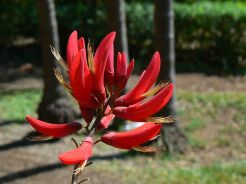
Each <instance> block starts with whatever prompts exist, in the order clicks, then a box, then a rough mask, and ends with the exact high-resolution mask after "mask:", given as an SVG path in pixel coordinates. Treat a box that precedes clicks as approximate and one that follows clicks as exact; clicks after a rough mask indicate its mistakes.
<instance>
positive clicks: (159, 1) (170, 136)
mask: <svg viewBox="0 0 246 184" xmlns="http://www.w3.org/2000/svg"><path fill="white" fill-rule="evenodd" d="M154 3H155V13H154V20H155V36H156V38H155V39H156V46H157V49H158V50H159V51H160V55H161V57H162V61H163V64H162V66H161V78H162V79H167V80H168V81H171V82H173V83H175V32H174V12H173V1H172V0H155V1H154ZM175 105H176V103H175V92H174V94H173V97H172V99H171V101H170V102H169V103H168V105H167V106H166V107H165V109H164V112H162V115H163V113H164V115H165V116H170V115H176V108H175ZM162 141H163V143H164V145H165V146H166V147H167V150H168V151H169V152H170V153H173V152H183V151H184V150H185V145H186V142H187V140H186V137H185V136H184V134H183V133H182V131H181V130H180V128H179V126H178V122H177V121H176V122H175V123H172V124H167V125H165V126H164V127H163V129H162Z"/></svg>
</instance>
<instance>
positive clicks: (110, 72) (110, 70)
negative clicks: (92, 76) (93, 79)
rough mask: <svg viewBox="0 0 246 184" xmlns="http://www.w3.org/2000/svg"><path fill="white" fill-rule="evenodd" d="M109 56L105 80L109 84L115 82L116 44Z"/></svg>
mask: <svg viewBox="0 0 246 184" xmlns="http://www.w3.org/2000/svg"><path fill="white" fill-rule="evenodd" d="M110 51H111V52H110V53H109V56H108V58H107V64H106V68H105V76H104V77H105V82H106V84H107V85H108V86H112V85H113V84H114V46H113V45H112V48H111V49H110Z"/></svg>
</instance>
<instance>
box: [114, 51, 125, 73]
mask: <svg viewBox="0 0 246 184" xmlns="http://www.w3.org/2000/svg"><path fill="white" fill-rule="evenodd" d="M126 69H127V60H126V54H125V53H122V55H121V54H120V53H118V57H117V68H116V74H117V75H118V76H125V75H126Z"/></svg>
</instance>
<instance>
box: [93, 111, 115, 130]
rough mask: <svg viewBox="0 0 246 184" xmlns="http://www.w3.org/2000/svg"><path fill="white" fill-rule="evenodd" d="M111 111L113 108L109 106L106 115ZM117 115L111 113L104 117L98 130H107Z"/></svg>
mask: <svg viewBox="0 0 246 184" xmlns="http://www.w3.org/2000/svg"><path fill="white" fill-rule="evenodd" d="M110 111H111V108H110V107H109V106H108V107H107V109H106V111H105V113H106V114H107V113H109V112H110ZM114 117H115V115H114V114H113V113H110V114H109V115H107V116H104V117H103V118H102V119H101V122H100V124H99V125H98V127H97V130H102V129H105V128H108V126H109V124H110V122H111V121H112V120H113V119H114Z"/></svg>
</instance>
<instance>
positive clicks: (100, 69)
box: [93, 32, 116, 102]
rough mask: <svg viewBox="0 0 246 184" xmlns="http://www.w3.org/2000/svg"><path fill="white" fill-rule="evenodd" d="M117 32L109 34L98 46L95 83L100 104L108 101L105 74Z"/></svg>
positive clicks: (95, 90)
mask: <svg viewBox="0 0 246 184" xmlns="http://www.w3.org/2000/svg"><path fill="white" fill-rule="evenodd" d="M115 34H116V33H115V32H112V33H110V34H108V35H107V36H106V37H105V38H104V39H103V40H102V42H101V43H100V45H99V46H98V48H97V50H96V53H95V57H94V63H95V81H94V85H93V86H94V93H95V95H96V97H97V98H98V101H99V102H104V100H105V99H106V93H105V88H104V72H105V67H106V63H107V59H108V56H109V55H110V53H112V52H113V51H112V49H113V42H114V39H115Z"/></svg>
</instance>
